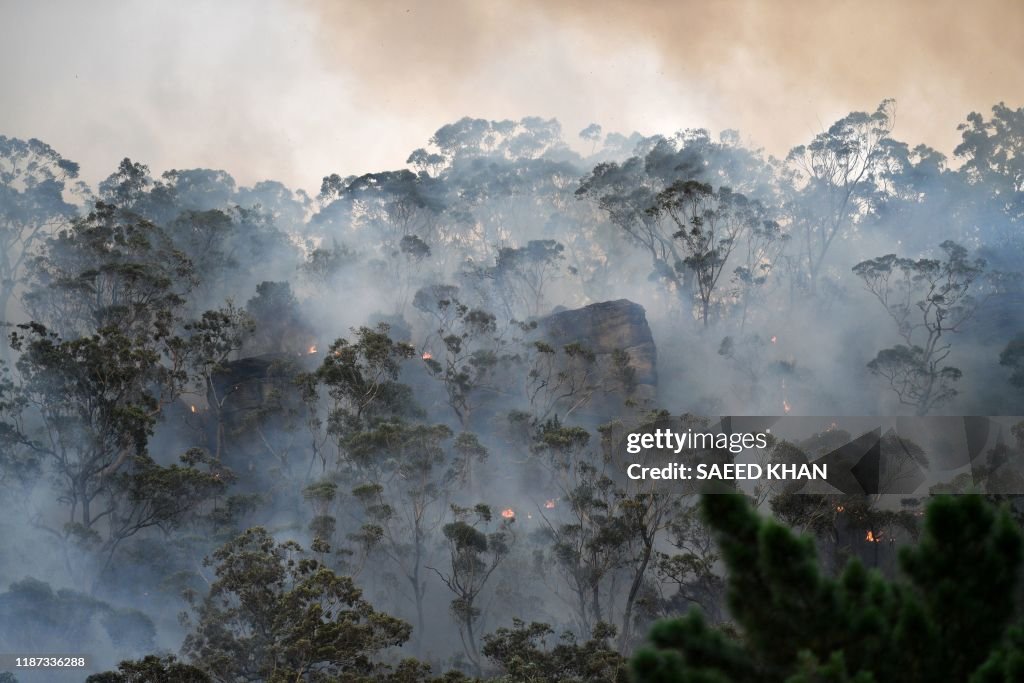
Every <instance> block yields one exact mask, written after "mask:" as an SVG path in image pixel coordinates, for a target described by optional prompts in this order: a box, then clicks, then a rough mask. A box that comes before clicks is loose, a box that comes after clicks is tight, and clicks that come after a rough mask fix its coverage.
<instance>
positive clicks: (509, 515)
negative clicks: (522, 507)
mask: <svg viewBox="0 0 1024 683" xmlns="http://www.w3.org/2000/svg"><path fill="white" fill-rule="evenodd" d="M501 516H502V517H504V518H505V519H515V518H516V511H515V510H513V509H512V508H505V509H504V510H502V511H501Z"/></svg>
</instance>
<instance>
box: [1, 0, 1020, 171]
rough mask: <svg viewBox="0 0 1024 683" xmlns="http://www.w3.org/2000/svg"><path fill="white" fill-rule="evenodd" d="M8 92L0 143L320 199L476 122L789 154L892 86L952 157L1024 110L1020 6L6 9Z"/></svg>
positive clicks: (902, 123)
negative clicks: (672, 136)
mask: <svg viewBox="0 0 1024 683" xmlns="http://www.w3.org/2000/svg"><path fill="white" fill-rule="evenodd" d="M0 92H2V93H3V100H2V105H0V134H4V135H13V136H18V137H38V138H41V139H43V140H45V141H46V142H49V143H50V144H51V145H53V146H54V147H56V148H57V149H58V150H59V151H60V152H62V153H63V154H64V155H65V156H66V157H68V158H70V159H73V160H75V161H78V162H80V163H81V164H82V166H83V176H84V177H85V178H86V179H87V180H90V181H95V180H97V179H99V178H102V177H104V176H106V175H107V174H108V173H110V172H111V171H112V170H113V168H114V167H115V166H116V164H117V162H118V161H119V160H120V159H121V158H122V157H124V156H130V157H132V158H133V159H135V160H137V161H142V162H145V163H147V164H149V165H150V167H151V168H152V169H153V170H154V171H155V172H157V173H159V172H162V171H164V170H166V169H168V168H175V167H178V168H182V167H195V166H205V167H212V168H223V169H226V170H228V171H230V172H231V173H232V174H233V175H234V176H235V177H236V178H237V179H238V180H239V181H240V182H242V183H252V182H255V181H258V180H261V179H264V178H275V179H279V180H283V181H285V182H286V183H289V184H291V185H293V186H301V187H305V188H307V189H312V190H315V189H316V188H318V186H319V181H320V178H321V177H322V176H324V175H326V174H328V173H331V172H337V173H341V174H343V175H344V174H348V173H357V172H358V173H361V172H366V171H372V170H381V169H384V168H394V167H398V166H401V165H403V163H404V161H405V158H406V156H407V155H408V153H409V152H410V151H411V150H412V149H414V148H416V147H419V146H422V145H424V144H425V143H426V141H427V139H428V138H429V137H430V135H431V134H432V133H433V131H434V130H436V129H437V128H438V127H439V126H441V125H442V124H444V123H447V122H450V121H453V120H455V119H458V118H460V117H462V116H465V115H471V116H477V117H485V118H520V117H522V116H525V115H539V116H544V117H552V116H553V117H557V118H559V119H560V120H561V121H562V123H563V126H564V128H565V131H566V136H567V137H570V138H575V135H576V132H577V131H578V130H579V129H580V128H582V127H583V126H585V125H586V124H588V123H590V122H591V121H596V122H598V123H600V124H602V125H603V126H604V129H605V130H606V131H612V130H616V131H620V132H623V133H629V132H631V131H633V130H639V131H640V132H643V133H656V132H658V133H671V132H673V131H675V130H677V129H680V128H686V127H697V126H700V127H707V128H710V129H712V131H714V132H717V131H719V130H721V129H723V128H738V129H739V130H740V131H741V133H742V135H743V136H744V138H746V139H748V140H751V141H753V142H754V143H756V144H758V145H762V146H764V147H766V148H767V149H768V151H770V152H772V153H775V154H784V153H785V151H786V150H787V149H788V148H789V147H790V146H792V145H794V144H798V143H801V142H804V141H806V140H808V139H810V137H811V136H812V135H813V134H814V133H815V132H816V131H818V130H820V129H821V128H822V127H824V126H827V125H828V124H829V123H830V122H831V121H833V120H834V119H835V118H837V117H838V116H841V115H842V114H844V113H846V112H848V111H850V110H853V109H862V110H863V109H868V110H870V109H873V108H874V107H875V106H876V105H877V103H878V102H879V100H881V99H882V98H884V97H895V98H896V99H897V100H898V113H897V128H896V135H897V137H900V138H902V139H907V140H909V141H911V142H918V141H925V142H928V143H930V144H932V145H933V146H935V147H938V148H939V149H941V150H943V151H945V152H950V151H951V150H952V148H953V147H954V145H955V144H956V141H957V139H958V138H957V133H956V130H955V128H956V125H957V123H958V122H960V121H962V120H963V117H964V116H965V115H966V114H967V113H968V112H969V111H971V110H982V111H985V112H987V111H988V109H989V108H990V106H991V105H992V104H994V103H995V102H997V101H1000V100H1005V101H1006V102H1007V104H1009V105H1011V106H1014V107H1017V106H1021V105H1022V104H1024V1H1022V0H1002V1H996V0H989V1H987V2H978V1H977V0H975V1H973V2H970V3H965V2H962V1H955V2H954V1H948V0H945V1H944V0H926V1H920V2H898V1H895V0H892V1H888V2H867V1H865V0H858V1H856V2H846V1H843V0H830V1H824V0H823V1H821V2H817V1H816V2H810V1H807V2H798V1H791V0H764V1H763V2H753V1H751V2H745V1H743V0H734V1H729V2H714V1H713V0H701V1H691V0H680V1H676V2H667V1H664V2H657V1H655V0H630V1H626V0H622V1H621V2H603V1H598V0H586V1H583V0H579V1H578V2H558V1H557V0H516V1H509V2H493V1H490V0H474V1H470V0H452V1H435V2H413V1H411V0H405V1H404V2H392V1H390V0H373V1H371V0H367V1H365V2H330V1H327V0H323V1H317V2H314V1H305V0H296V1H292V2H288V1H286V0H237V1H230V0H227V1H225V0H221V1H219V2H199V1H198V0H191V1H189V0H168V1H161V2H157V1H142V0H139V1H135V2H127V1H125V2H96V1H93V2H73V1H70V0H69V1H61V2H56V1H46V0H39V1H36V2H32V1H30V0H25V1H24V2H15V1H13V0H0Z"/></svg>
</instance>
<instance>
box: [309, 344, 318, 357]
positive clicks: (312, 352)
mask: <svg viewBox="0 0 1024 683" xmlns="http://www.w3.org/2000/svg"><path fill="white" fill-rule="evenodd" d="M307 353H308V354H309V355H311V356H312V355H313V354H314V353H316V344H313V345H312V346H310V347H309V351H307Z"/></svg>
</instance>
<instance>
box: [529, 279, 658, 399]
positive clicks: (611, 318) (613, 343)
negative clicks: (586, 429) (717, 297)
mask: <svg viewBox="0 0 1024 683" xmlns="http://www.w3.org/2000/svg"><path fill="white" fill-rule="evenodd" d="M540 330H541V333H542V334H543V336H544V337H545V338H546V339H547V340H548V341H549V343H551V344H553V345H556V346H563V345H565V344H571V343H573V342H578V343H580V344H582V345H583V346H585V347H587V348H589V349H590V350H591V351H593V352H594V353H595V354H597V360H598V362H599V363H600V364H602V365H603V366H605V367H607V366H610V365H611V363H612V356H613V354H614V353H615V352H616V351H625V352H626V353H627V354H629V363H628V365H629V367H630V368H631V369H632V370H633V376H634V381H635V389H634V392H633V395H632V397H631V398H633V399H635V400H641V401H653V400H654V398H655V394H656V390H657V386H658V372H657V359H658V352H657V349H656V347H655V345H654V337H653V336H652V335H651V328H650V326H649V325H648V324H647V315H646V313H645V311H644V308H643V306H641V305H640V304H635V303H633V302H632V301H629V300H627V299H619V300H617V301H603V302H601V303H597V304H591V305H589V306H584V307H583V308H577V309H573V310H567V311H559V312H557V313H553V314H551V315H549V316H548V317H546V318H544V319H543V320H541V323H540ZM625 398H626V397H623V396H619V397H614V398H612V399H610V400H607V401H601V402H599V403H598V405H595V406H594V407H593V410H591V411H590V412H600V413H604V412H606V411H608V410H610V409H614V404H615V403H616V402H621V401H623V400H625ZM615 399H617V400H615ZM607 417H612V415H607Z"/></svg>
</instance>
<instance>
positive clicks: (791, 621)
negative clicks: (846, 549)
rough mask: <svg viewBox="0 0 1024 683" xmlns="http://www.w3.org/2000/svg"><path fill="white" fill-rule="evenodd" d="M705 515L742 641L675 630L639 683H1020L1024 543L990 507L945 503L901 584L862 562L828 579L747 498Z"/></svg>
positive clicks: (807, 550)
mask: <svg viewBox="0 0 1024 683" xmlns="http://www.w3.org/2000/svg"><path fill="white" fill-rule="evenodd" d="M703 505H704V512H705V515H706V519H707V523H708V524H709V525H710V526H711V527H712V528H713V529H714V532H715V535H716V538H717V540H718V543H719V546H720V549H721V553H722V560H723V561H724V563H725V565H726V568H727V571H728V578H727V590H728V603H729V608H730V611H731V615H732V617H733V618H734V619H735V620H736V623H737V625H738V627H739V628H740V631H741V636H740V638H739V639H738V640H737V639H734V638H732V637H730V636H728V635H726V634H725V633H724V632H722V631H718V630H714V629H710V628H709V627H708V626H707V624H706V623H705V622H704V620H703V618H702V617H701V616H700V615H699V614H697V613H692V614H690V615H688V616H687V617H684V618H680V619H676V620H670V621H666V622H662V623H661V624H659V625H658V626H656V627H655V628H654V629H653V630H652V632H651V642H652V646H650V647H647V648H644V649H643V650H641V651H640V652H638V653H637V654H636V656H635V657H634V660H633V669H634V674H635V678H636V680H637V681H660V682H668V681H732V680H743V681H765V682H768V681H780V682H781V681H823V680H824V681H858V682H860V681H865V682H867V681H876V682H878V683H881V682H883V681H921V682H925V681H936V680H957V681H966V680H1007V681H1008V680H1012V679H1011V678H1006V679H1001V678H999V676H1000V675H1001V673H1002V672H1003V671H1006V672H1010V671H1016V670H1019V666H1020V662H1019V656H1018V655H1017V654H1016V653H1017V652H1018V651H1017V650H1016V649H1015V648H1014V647H1012V644H1013V643H1015V642H1017V639H1018V638H1019V632H1018V631H1017V630H1016V629H1012V628H1011V620H1012V618H1013V615H1014V600H1013V599H1012V596H1015V595H1016V593H1017V589H1018V579H1019V576H1018V574H1019V570H1020V562H1021V557H1022V536H1021V532H1020V531H1019V530H1018V529H1017V527H1016V526H1015V525H1014V523H1013V521H1012V520H1011V518H1010V517H1009V515H1008V514H1007V513H1006V512H1005V511H999V512H996V511H993V510H992V509H990V508H989V507H988V506H987V505H986V504H985V503H984V502H983V501H982V499H981V498H980V497H977V496H960V497H956V498H941V497H940V498H937V499H935V500H934V501H933V502H932V503H931V504H930V505H929V507H928V512H927V517H926V520H925V526H924V531H923V533H922V537H921V541H920V543H919V544H918V545H917V546H916V547H910V548H905V549H904V550H903V552H902V554H901V556H900V563H901V566H902V568H903V577H902V578H900V579H897V580H892V581H889V580H886V579H884V578H883V577H882V576H881V575H880V574H878V573H877V572H873V571H867V570H865V569H864V567H863V566H862V565H861V564H860V562H858V561H856V560H854V561H851V562H850V563H849V564H848V565H847V567H846V568H845V570H844V571H843V572H842V574H841V575H840V576H839V577H838V578H835V579H833V578H829V577H827V576H825V575H823V573H822V572H821V570H820V569H819V567H818V562H817V558H816V555H815V551H814V547H813V544H812V542H811V540H810V539H809V538H807V537H798V536H796V535H795V534H793V533H792V532H791V531H789V530H788V529H786V528H785V527H783V526H781V525H780V524H778V523H776V522H774V521H772V520H768V519H762V518H759V517H758V516H757V515H756V514H755V513H754V512H753V511H752V510H750V508H749V506H748V505H747V503H746V502H745V501H744V499H743V498H742V497H741V496H738V495H709V496H705V498H704V501H703ZM1014 667H1018V668H1017V669H1015V668H1014ZM975 676H976V678H972V677H975Z"/></svg>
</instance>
